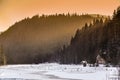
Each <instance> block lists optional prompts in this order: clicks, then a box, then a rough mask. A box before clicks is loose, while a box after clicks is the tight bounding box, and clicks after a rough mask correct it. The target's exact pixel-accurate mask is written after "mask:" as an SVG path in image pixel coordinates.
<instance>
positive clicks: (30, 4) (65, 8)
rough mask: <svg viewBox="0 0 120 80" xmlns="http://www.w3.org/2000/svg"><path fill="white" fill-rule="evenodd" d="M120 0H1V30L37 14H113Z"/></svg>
mask: <svg viewBox="0 0 120 80" xmlns="http://www.w3.org/2000/svg"><path fill="white" fill-rule="evenodd" d="M119 4H120V0H0V31H3V30H6V29H7V28H8V27H9V26H10V25H12V24H14V23H15V22H16V21H19V20H21V19H23V18H25V17H28V16H29V17H31V16H33V15H35V14H40V15H41V14H55V13H68V12H70V13H75V12H76V13H78V14H81V13H90V14H98V13H99V14H104V15H112V13H113V10H114V9H116V8H117V7H118V6H119Z"/></svg>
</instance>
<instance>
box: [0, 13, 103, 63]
mask: <svg viewBox="0 0 120 80" xmlns="http://www.w3.org/2000/svg"><path fill="white" fill-rule="evenodd" d="M96 18H104V17H103V16H94V17H93V16H92V15H88V14H86V15H77V14H71V15H70V14H69V13H68V14H66V15H65V14H56V15H49V16H47V15H42V16H39V15H35V16H33V17H32V18H25V19H23V20H21V21H19V22H16V23H15V24H14V25H12V26H11V27H10V28H9V29H8V30H7V31H5V32H3V33H2V34H1V35H0V45H2V46H3V49H4V53H5V54H6V56H7V63H19V64H20V63H21V64H22V63H34V62H38V63H39V62H45V61H49V60H48V59H49V58H47V57H48V56H50V55H49V54H52V53H54V52H55V51H56V50H58V49H59V48H61V46H62V45H64V44H65V45H68V44H69V42H70V38H71V36H73V35H74V32H75V30H76V29H77V28H81V27H82V26H83V25H84V24H85V23H90V22H91V21H93V20H94V19H96Z"/></svg>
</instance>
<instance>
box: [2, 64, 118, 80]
mask: <svg viewBox="0 0 120 80" xmlns="http://www.w3.org/2000/svg"><path fill="white" fill-rule="evenodd" d="M117 73H118V70H117V68H115V67H83V66H82V65H59V64H57V63H46V64H32V65H7V66H1V67H0V80H112V78H117Z"/></svg>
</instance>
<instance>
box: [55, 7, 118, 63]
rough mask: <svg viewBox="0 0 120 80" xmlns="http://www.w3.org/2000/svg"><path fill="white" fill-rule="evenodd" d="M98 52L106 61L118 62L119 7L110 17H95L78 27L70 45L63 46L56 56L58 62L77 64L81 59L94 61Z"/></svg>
mask: <svg viewBox="0 0 120 80" xmlns="http://www.w3.org/2000/svg"><path fill="white" fill-rule="evenodd" d="M98 54H99V55H101V56H102V57H103V58H104V59H105V60H106V63H111V64H113V65H116V64H119V63H120V7H119V8H118V9H117V10H115V11H114V14H113V18H112V19H107V20H105V21H103V20H102V19H96V20H94V21H93V23H91V24H89V25H88V24H85V26H84V27H83V28H82V29H78V30H77V31H76V34H75V36H74V37H73V38H72V39H71V43H70V45H69V46H68V47H65V46H64V47H63V49H62V50H61V51H59V52H58V54H57V55H56V56H58V58H57V59H58V62H60V63H64V64H71V63H72V64H79V63H80V62H81V61H82V60H87V61H88V62H89V63H95V62H96V57H97V55H98Z"/></svg>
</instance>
